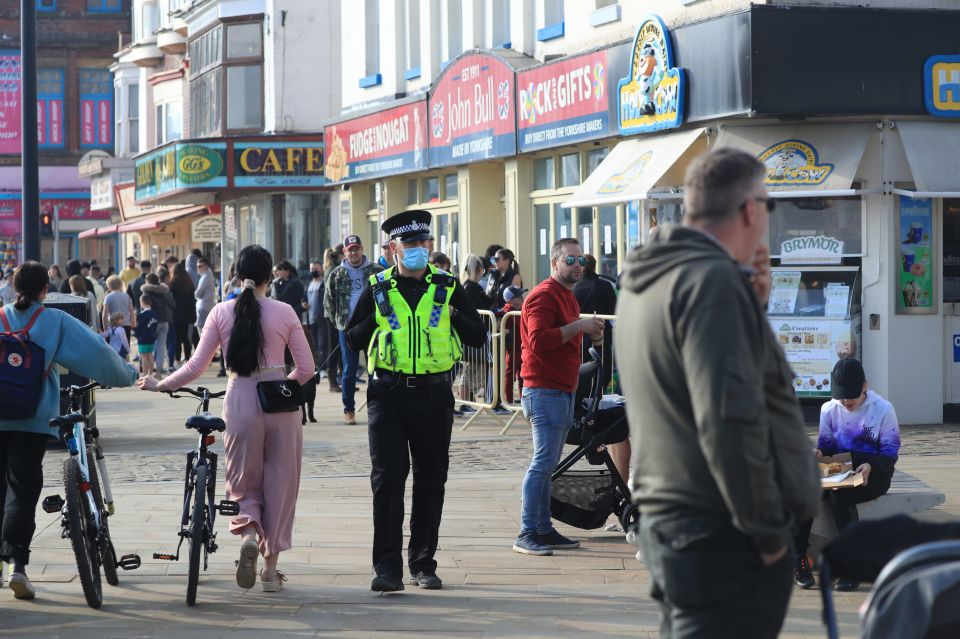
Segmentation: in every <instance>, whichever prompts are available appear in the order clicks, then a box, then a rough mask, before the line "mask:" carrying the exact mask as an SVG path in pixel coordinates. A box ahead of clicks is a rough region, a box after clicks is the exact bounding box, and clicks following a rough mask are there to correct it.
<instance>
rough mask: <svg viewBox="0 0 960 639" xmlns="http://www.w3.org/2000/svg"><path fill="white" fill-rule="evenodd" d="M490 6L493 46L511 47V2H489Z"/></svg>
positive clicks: (502, 0) (500, 0)
mask: <svg viewBox="0 0 960 639" xmlns="http://www.w3.org/2000/svg"><path fill="white" fill-rule="evenodd" d="M487 2H488V3H489V4H490V12H489V14H488V16H489V20H490V36H491V38H492V40H491V45H492V46H493V47H494V48H497V47H509V46H510V0H487Z"/></svg>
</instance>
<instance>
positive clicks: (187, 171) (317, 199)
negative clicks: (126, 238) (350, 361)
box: [135, 135, 330, 273]
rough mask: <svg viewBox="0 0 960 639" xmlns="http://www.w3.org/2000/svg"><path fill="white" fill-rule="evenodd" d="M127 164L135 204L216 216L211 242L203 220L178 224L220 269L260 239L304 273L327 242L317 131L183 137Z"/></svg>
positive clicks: (327, 219) (326, 195)
mask: <svg viewBox="0 0 960 639" xmlns="http://www.w3.org/2000/svg"><path fill="white" fill-rule="evenodd" d="M135 166H136V176H135V200H136V203H137V205H138V206H142V205H144V204H160V205H164V206H170V205H179V206H181V207H183V206H187V207H188V208H191V209H192V210H194V211H199V210H200V209H204V210H206V212H207V213H208V214H215V215H217V216H218V220H219V230H220V237H219V239H217V240H216V241H211V240H212V235H213V234H212V230H211V229H212V223H210V222H206V225H207V228H206V229H198V228H196V227H191V228H190V229H189V231H187V230H186V229H185V231H184V237H189V238H190V243H191V245H192V246H193V247H195V248H200V249H201V250H202V251H204V253H205V254H206V255H209V256H210V257H211V260H212V261H215V263H216V268H218V269H219V270H220V271H221V272H227V271H228V270H229V268H230V265H231V264H232V263H233V261H234V259H235V258H236V254H237V252H238V251H239V249H240V247H242V246H245V245H247V244H260V245H262V246H264V247H266V248H267V249H268V250H269V251H270V252H271V253H272V254H273V255H274V258H275V259H276V260H277V261H279V260H281V259H286V260H289V261H290V262H291V263H293V264H294V265H295V266H296V267H297V268H298V270H300V271H302V272H303V273H305V272H306V271H307V270H308V268H309V261H310V260H312V259H317V258H319V257H320V256H321V255H322V253H323V249H324V248H326V247H327V246H328V245H329V242H330V237H329V230H328V229H329V225H330V205H329V192H328V191H326V190H325V189H324V188H323V187H324V185H325V179H324V177H323V141H322V137H321V136H316V135H306V136H294V135H289V136H286V135H285V136H250V137H243V138H239V137H237V138H223V139H203V140H183V141H179V142H175V143H171V144H168V145H166V146H163V147H160V148H158V149H155V150H153V151H151V152H150V153H147V154H145V155H142V156H140V157H138V158H136V159H135ZM160 232H161V233H165V232H166V230H161V231H160ZM161 237H163V236H162V235H161ZM167 239H168V241H169V238H167Z"/></svg>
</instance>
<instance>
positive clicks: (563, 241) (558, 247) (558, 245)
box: [550, 237, 580, 260]
mask: <svg viewBox="0 0 960 639" xmlns="http://www.w3.org/2000/svg"><path fill="white" fill-rule="evenodd" d="M567 244H576V245H577V246H580V240H578V239H577V238H575V237H561V238H560V239H559V240H557V241H556V242H554V243H553V246H551V247H550V259H551V260H555V259H558V258H559V257H560V251H562V250H563V247H564V246H566V245H567Z"/></svg>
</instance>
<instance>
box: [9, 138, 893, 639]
mask: <svg viewBox="0 0 960 639" xmlns="http://www.w3.org/2000/svg"><path fill="white" fill-rule="evenodd" d="M762 176H763V167H762V165H761V164H759V162H757V160H756V159H755V158H753V157H752V156H749V155H747V154H744V153H742V152H738V151H731V150H725V149H721V150H718V151H712V152H710V153H708V154H705V155H704V156H702V157H700V158H698V159H697V160H696V161H695V162H693V164H692V165H691V167H690V169H689V171H688V175H687V178H686V182H685V192H684V207H685V215H684V220H683V224H681V225H678V226H673V227H664V228H657V229H656V230H655V231H654V233H652V235H651V238H650V241H649V242H648V243H647V244H646V245H645V246H643V247H640V248H638V249H636V250H635V251H633V252H632V253H631V254H630V256H629V258H628V259H627V261H626V266H625V271H624V274H623V276H622V278H621V286H622V291H621V292H619V295H618V291H617V290H615V288H614V287H613V286H612V285H610V284H609V283H608V282H606V281H605V280H604V279H602V278H600V277H599V276H598V275H597V273H596V259H595V258H594V257H593V256H591V255H589V254H585V253H584V251H583V247H581V245H580V243H579V241H578V240H577V239H575V238H561V239H559V240H557V241H556V242H555V243H554V244H553V246H552V247H551V250H550V274H549V276H548V277H547V278H546V279H544V280H543V281H542V282H539V283H537V284H536V286H534V287H532V289H531V290H529V291H528V290H527V289H526V288H524V280H523V277H522V276H521V272H520V265H519V263H518V261H517V258H516V256H515V254H514V253H513V252H512V251H511V250H509V249H507V248H505V247H502V246H499V245H492V246H490V247H488V249H487V251H486V252H485V253H484V254H483V255H482V256H480V255H477V254H469V255H467V256H465V257H464V259H463V261H462V273H461V274H459V275H460V277H458V274H454V273H451V272H450V271H451V269H452V268H453V266H454V265H453V264H452V263H451V260H450V258H449V257H448V256H446V255H444V254H443V253H438V252H435V251H433V248H434V245H433V236H432V234H431V214H430V213H429V212H427V211H405V212H403V213H400V214H397V215H394V216H392V217H390V218H389V219H387V220H386V221H385V222H384V224H383V226H382V230H383V232H384V233H385V235H386V236H388V237H389V240H388V241H385V242H384V243H383V244H382V245H381V247H380V248H381V249H382V254H381V256H380V257H379V258H378V259H377V260H376V261H371V259H370V258H369V257H368V256H367V255H366V254H365V247H364V246H363V243H362V241H361V239H360V237H358V236H357V235H352V234H351V235H348V236H347V237H345V238H344V241H343V243H342V245H337V246H336V247H333V248H330V249H327V250H326V251H325V252H324V255H323V259H322V260H316V261H312V262H310V264H309V278H308V279H306V281H302V280H301V278H300V276H299V273H298V270H297V268H296V267H294V266H293V265H292V264H291V263H290V262H288V261H286V260H280V261H277V262H274V261H273V259H272V256H271V255H270V253H269V252H267V251H266V250H265V249H263V248H262V247H259V246H248V247H245V248H244V249H242V250H241V251H240V253H239V254H238V256H237V260H236V263H235V264H234V265H233V266H232V267H231V268H230V269H229V272H228V274H227V275H226V277H225V278H224V284H223V286H218V285H217V283H216V280H215V277H214V274H213V272H212V269H211V264H210V261H209V260H208V258H206V257H204V256H203V255H201V254H200V252H199V251H193V252H192V253H191V254H190V255H189V256H187V259H186V260H185V261H183V262H181V261H180V260H179V259H177V258H176V257H169V258H167V259H166V260H165V261H164V263H163V264H162V265H161V266H159V267H158V268H157V271H156V272H153V265H152V264H151V263H150V262H149V261H146V260H144V261H140V262H137V260H136V259H134V258H133V257H131V258H128V260H127V267H126V268H125V269H123V270H122V271H121V272H120V273H118V274H113V273H110V272H108V273H107V274H106V276H103V277H102V278H101V274H100V272H99V268H98V267H97V265H95V264H88V263H81V262H79V261H76V260H74V261H71V262H70V263H69V264H68V265H67V269H66V275H65V276H63V277H61V273H60V270H59V268H57V267H56V266H51V267H50V268H49V269H47V268H45V267H43V266H42V265H40V264H38V263H36V262H29V261H28V262H25V263H24V264H22V265H21V266H20V267H19V268H18V269H16V270H15V271H13V272H11V273H9V274H5V281H4V283H3V285H2V286H0V300H2V301H3V307H2V312H0V319H2V320H3V323H4V327H5V330H6V331H8V332H9V331H17V330H20V329H24V327H30V326H33V325H34V324H35V325H36V330H35V331H33V332H31V333H30V334H31V336H34V335H35V336H36V338H35V339H36V341H37V342H39V343H40V345H41V346H42V347H43V349H44V353H45V354H46V355H45V362H44V364H45V366H46V376H45V377H44V381H43V388H42V392H41V393H40V394H39V398H38V406H37V411H36V415H35V416H34V417H32V418H29V419H5V418H2V417H0V450H2V452H0V503H5V507H4V509H3V512H2V521H0V527H2V536H0V560H2V561H7V562H10V563H12V565H13V576H12V577H11V579H10V586H11V588H13V589H14V592H15V593H16V596H18V597H20V598H32V597H33V594H34V589H33V586H32V584H31V583H30V582H29V579H28V578H27V577H26V565H27V563H28V562H29V546H30V540H31V537H32V534H33V531H34V528H35V523H34V520H33V513H34V510H35V508H36V503H37V500H38V498H39V489H40V486H41V485H42V471H41V463H42V459H43V452H44V449H45V443H46V439H47V438H48V437H50V436H51V433H50V429H49V428H48V427H47V425H46V424H47V420H48V419H49V418H50V417H52V416H54V415H55V414H56V412H57V410H58V407H59V404H58V388H59V377H58V373H57V369H56V367H55V366H53V364H55V363H57V364H62V365H64V366H66V367H68V368H69V369H70V370H72V371H74V372H76V373H78V374H81V375H84V376H87V377H91V378H94V379H97V380H99V381H101V382H104V383H107V384H110V385H113V386H130V385H133V384H134V383H136V384H137V385H138V386H139V387H140V388H141V389H143V390H146V391H169V390H174V389H176V388H179V387H181V386H183V385H186V384H189V383H191V382H192V381H194V380H195V379H197V378H198V377H199V376H200V375H202V374H203V373H205V372H206V371H207V369H208V367H209V365H210V364H211V363H212V362H213V361H214V359H215V357H216V354H217V353H218V352H219V353H221V361H220V366H221V368H220V374H221V375H225V376H227V377H228V378H229V379H228V382H227V394H226V398H225V401H224V408H223V416H224V420H225V422H226V424H227V431H226V432H225V435H224V444H225V448H226V493H227V498H228V499H230V500H233V501H236V502H238V504H239V505H240V513H239V514H238V515H236V516H234V517H233V518H232V519H231V520H230V530H231V532H232V533H234V534H236V535H238V536H239V537H240V538H241V544H240V556H239V560H238V562H237V574H236V580H237V584H238V585H239V586H240V587H242V588H251V587H253V586H254V585H255V584H256V582H257V576H258V571H257V565H258V562H259V561H260V559H261V558H262V560H263V567H262V570H260V571H259V579H260V583H261V588H262V589H263V590H264V591H266V592H277V591H279V590H282V589H283V584H284V582H285V581H286V579H287V577H286V575H285V574H284V573H283V572H282V571H281V570H280V569H279V556H280V554H281V553H282V552H284V551H286V550H288V549H290V548H291V546H292V535H293V521H294V516H295V510H296V501H297V494H298V490H299V477H300V464H301V456H302V445H303V442H302V437H303V435H302V430H301V429H300V428H297V427H296V419H297V417H300V418H301V423H304V421H306V420H307V419H309V421H311V422H312V421H315V419H314V415H313V403H312V399H310V397H311V396H310V391H307V390H306V389H308V388H309V387H310V385H311V384H316V382H317V381H318V380H319V379H321V378H322V377H324V376H325V377H326V378H327V380H328V383H329V388H330V391H331V392H336V393H339V394H340V396H341V401H342V404H343V414H344V422H345V423H346V424H355V423H356V405H355V401H356V400H355V395H356V385H357V383H358V382H359V381H360V380H361V379H362V377H363V376H364V374H365V375H366V378H367V379H366V381H365V383H367V384H369V386H368V391H367V394H366V399H367V407H368V415H369V424H368V430H369V446H370V458H371V467H372V471H371V489H372V496H373V512H374V516H373V552H372V559H373V568H374V572H375V573H376V576H375V578H374V579H373V581H372V583H371V589H372V590H374V591H378V592H394V591H397V590H403V589H404V581H403V560H402V547H401V545H402V539H403V523H404V505H403V504H404V490H405V482H406V479H407V476H408V475H409V473H410V471H411V468H412V470H413V509H412V512H411V516H410V532H411V539H410V543H409V545H408V548H407V568H408V570H409V574H410V579H409V583H410V584H413V585H416V586H418V587H420V588H427V589H436V588H441V587H442V581H441V579H440V578H439V577H438V576H437V574H436V569H437V562H436V560H435V553H436V551H437V548H438V544H439V525H440V520H441V516H442V510H443V501H444V485H445V483H446V479H447V472H448V466H449V446H450V439H451V430H452V423H453V417H454V415H455V414H456V412H457V411H458V409H457V407H456V404H457V398H455V397H454V389H453V381H454V378H455V377H456V375H457V372H458V370H459V369H458V367H459V366H460V364H459V363H460V362H461V360H464V359H465V360H466V361H467V362H468V365H467V366H466V367H464V368H463V369H462V375H461V378H462V383H461V386H460V388H459V389H458V395H459V398H458V399H459V400H460V401H464V402H467V401H470V400H471V399H472V393H474V392H475V390H476V388H478V387H479V386H481V385H483V386H485V387H489V385H490V380H489V379H488V375H489V371H488V370H485V368H484V366H483V365H482V362H483V361H484V360H485V355H486V351H485V349H487V348H488V347H489V333H490V328H491V327H490V326H489V325H485V324H484V322H483V320H482V319H481V315H480V313H478V311H489V312H490V313H491V314H492V316H493V317H498V316H503V315H505V314H509V313H511V312H513V311H519V313H520V321H519V324H518V325H514V327H513V328H512V329H510V333H509V334H508V335H507V340H508V341H509V343H510V347H509V348H508V357H507V361H506V362H505V375H506V376H507V379H508V384H507V387H508V389H509V390H508V393H507V395H506V396H505V397H504V398H503V400H504V401H506V402H508V403H511V402H512V401H513V397H512V391H513V387H514V383H513V382H514V379H516V380H517V381H518V387H519V388H520V404H521V409H522V411H523V414H524V415H525V417H526V418H527V420H528V421H529V422H530V424H531V433H532V455H531V461H530V465H529V468H528V469H527V471H526V473H525V475H524V477H523V482H522V486H521V495H520V498H521V515H520V522H519V523H520V528H519V532H518V535H517V537H516V539H515V541H514V543H513V550H514V551H516V552H519V553H523V554H528V555H536V556H542V555H550V554H552V552H553V551H554V550H556V549H573V548H577V547H579V546H580V541H578V540H576V539H572V538H570V537H567V536H566V535H564V534H562V533H560V532H559V531H558V530H557V529H556V528H555V527H554V525H553V520H552V517H551V510H550V499H551V479H550V478H551V474H552V472H553V470H554V469H555V467H556V465H557V462H558V460H559V458H560V455H561V452H562V449H563V446H564V443H565V440H566V437H567V434H568V431H569V429H570V427H571V425H572V421H573V415H574V397H575V390H576V386H577V383H578V369H579V366H580V363H581V361H583V360H584V359H585V352H586V350H587V349H589V348H596V349H598V350H599V351H601V352H602V353H604V357H603V359H604V369H603V371H602V376H601V379H602V384H603V385H604V386H606V385H607V383H609V382H610V381H611V380H612V379H613V370H612V362H613V353H614V352H615V354H616V356H617V361H618V369H619V373H620V375H621V376H622V379H621V385H622V388H624V389H625V392H624V395H625V398H626V412H627V416H628V420H629V423H630V438H629V440H628V441H625V442H622V443H619V444H613V445H612V446H611V448H610V451H611V456H612V457H613V460H614V463H615V465H616V468H617V470H619V471H620V473H621V474H622V475H623V476H624V478H625V479H627V478H629V483H630V486H631V490H632V497H633V499H634V500H635V502H636V503H637V504H639V508H640V512H641V519H640V522H641V524H640V530H639V537H640V541H641V548H642V551H641V552H642V556H643V558H644V561H645V563H646V565H647V567H648V568H649V570H650V575H651V591H650V594H651V596H652V597H653V598H654V600H656V601H657V602H658V603H659V605H660V607H661V611H662V620H663V621H662V634H663V636H665V637H668V636H669V637H693V636H706V635H711V636H713V635H717V636H748V635H749V636H756V637H773V636H775V635H776V634H777V633H778V632H779V629H780V627H781V624H782V622H783V617H784V615H785V612H786V607H787V604H788V601H789V596H790V590H791V587H792V582H794V581H795V582H796V584H797V585H799V586H800V587H802V588H809V587H812V586H813V585H814V583H815V581H814V579H813V575H812V572H811V570H810V566H809V559H808V557H807V550H808V540H809V535H810V529H811V522H812V520H813V517H814V516H815V515H816V514H817V512H818V511H819V508H820V502H821V497H822V495H823V496H824V499H826V500H827V501H828V503H829V507H830V508H831V510H832V512H833V515H834V518H835V520H836V522H837V524H838V527H839V528H841V529H843V528H845V527H847V526H849V525H850V524H851V523H852V522H854V521H855V520H856V518H857V511H856V504H857V503H862V502H863V501H867V500H870V499H874V498H876V497H878V496H880V495H882V494H884V493H885V492H886V491H887V490H888V489H889V487H890V481H891V477H892V474H893V469H894V465H895V464H896V461H897V458H898V455H899V447H900V439H899V427H898V424H897V420H896V414H895V411H894V409H893V407H892V406H891V405H890V403H889V402H887V401H886V400H884V399H883V398H881V397H880V396H879V395H877V394H876V393H875V392H874V391H872V390H869V389H868V385H867V381H866V375H865V372H864V370H863V367H862V366H861V365H860V363H859V362H858V361H856V360H854V359H850V358H847V359H842V360H841V361H840V362H839V363H838V364H837V366H836V368H835V369H834V371H833V376H832V392H833V397H834V399H833V400H832V401H830V402H828V403H827V404H825V405H824V406H823V409H822V411H821V417H820V433H819V439H818V442H817V444H816V448H815V449H813V451H812V452H811V443H810V442H809V440H808V439H807V438H806V435H805V432H804V428H803V420H802V416H801V413H800V410H799V404H798V402H797V399H796V396H795V394H794V391H793V388H792V373H791V372H790V367H789V365H788V363H787V361H786V359H785V356H784V353H783V350H782V349H781V348H780V346H779V345H778V344H777V341H776V339H775V338H774V336H773V334H772V332H771V329H770V326H769V324H768V322H767V321H766V318H765V317H764V308H765V305H766V301H767V298H768V296H769V294H770V267H769V253H768V252H767V250H766V248H765V247H764V246H763V244H762V239H763V235H764V233H763V230H764V229H765V227H766V224H767V216H768V214H769V210H770V208H772V202H770V200H769V196H768V195H767V193H766V190H765V187H764V185H763V180H762ZM457 267H458V268H459V267H460V265H457ZM461 278H462V279H461ZM11 291H12V293H11ZM52 291H60V292H70V293H72V294H73V295H77V296H79V297H80V298H82V299H85V300H86V303H87V304H88V306H89V309H90V313H89V318H88V324H89V327H90V328H93V329H94V330H93V331H91V330H88V329H87V328H86V327H84V326H83V325H82V324H81V323H80V322H79V321H77V320H75V319H74V318H72V317H70V316H69V315H67V314H65V313H61V312H59V311H56V310H48V311H47V312H43V311H44V306H43V302H44V299H45V297H46V295H47V293H48V292H52ZM218 299H222V300H223V303H220V304H218V303H217V301H218ZM614 313H616V315H617V318H618V321H619V322H620V324H621V325H626V326H643V327H644V330H636V331H623V330H621V332H620V333H619V335H618V339H617V341H616V342H614V340H613V336H612V332H611V326H610V323H608V322H606V321H604V320H603V319H601V318H598V317H597V316H596V315H612V314H614ZM24 330H26V329H24ZM718 336H719V338H718ZM132 337H135V338H136V345H137V358H138V359H139V363H140V370H139V371H138V370H136V369H135V368H134V367H132V366H131V365H130V364H129V363H128V362H127V359H128V358H129V355H130V354H131V349H132V343H133V342H132V339H131V338H132ZM361 356H365V360H366V366H365V367H364V369H365V370H363V371H361V369H360V360H361ZM478 362H480V363H481V364H480V365H478V364H477V363H478ZM0 366H3V363H2V362H0ZM270 381H276V382H283V383H285V384H296V385H298V386H300V387H302V388H303V389H304V390H305V397H306V401H307V403H308V404H309V406H308V407H307V409H306V410H305V412H304V413H303V415H302V416H301V415H299V414H295V413H293V412H276V411H274V410H272V409H271V407H270V406H269V405H267V401H268V400H266V399H264V397H263V395H262V394H258V392H257V391H256V387H257V386H258V385H259V384H262V383H264V382H270ZM2 383H3V378H2V376H0V384H2ZM312 392H313V393H314V395H315V387H314V388H313V391H312ZM2 402H3V398H2V397H0V404H2ZM844 452H847V453H850V454H851V455H852V459H853V464H854V467H855V472H856V473H857V474H859V475H860V476H861V477H862V480H863V481H862V485H861V486H858V487H857V488H854V489H851V490H847V491H841V492H839V493H838V492H837V491H827V492H825V493H822V492H821V486H820V478H819V473H818V470H817V466H816V463H815V460H816V459H819V458H822V457H823V456H824V455H834V454H837V453H844ZM411 464H412V465H411ZM4 496H5V499H4ZM857 586H858V584H856V583H850V582H843V581H841V582H838V583H837V584H836V585H835V587H836V588H837V589H838V590H851V589H855V588H856V587H857Z"/></svg>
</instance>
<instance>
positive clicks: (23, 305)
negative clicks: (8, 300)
mask: <svg viewBox="0 0 960 639" xmlns="http://www.w3.org/2000/svg"><path fill="white" fill-rule="evenodd" d="M48 286H50V276H49V275H48V274H47V269H46V267H45V266H44V265H43V264H41V263H40V262H34V261H33V260H27V261H26V262H24V263H23V264H21V265H20V266H18V267H17V270H16V271H14V273H13V289H14V290H15V291H16V292H17V300H16V302H15V303H14V305H13V307H14V308H15V309H17V310H18V311H25V310H27V309H28V308H30V305H31V304H33V303H34V302H39V301H40V296H41V295H42V294H43V293H44V292H45V291H46V290H47V287H48Z"/></svg>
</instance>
